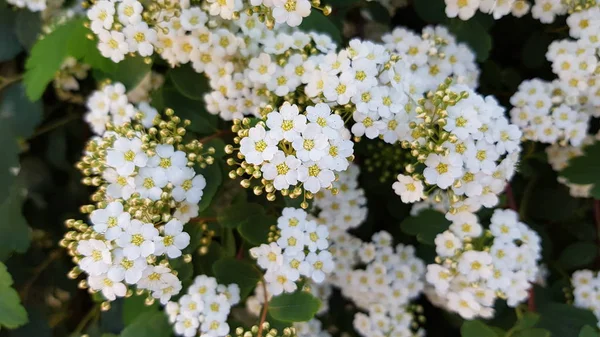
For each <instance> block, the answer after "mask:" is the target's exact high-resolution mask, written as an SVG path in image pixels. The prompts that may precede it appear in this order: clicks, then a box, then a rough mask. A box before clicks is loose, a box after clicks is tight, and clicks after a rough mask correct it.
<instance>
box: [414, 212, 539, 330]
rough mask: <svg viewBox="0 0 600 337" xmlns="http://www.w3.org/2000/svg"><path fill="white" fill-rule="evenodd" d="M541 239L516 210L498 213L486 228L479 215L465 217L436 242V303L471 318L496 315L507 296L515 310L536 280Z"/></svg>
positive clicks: (432, 270) (430, 275)
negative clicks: (497, 306)
mask: <svg viewBox="0 0 600 337" xmlns="http://www.w3.org/2000/svg"><path fill="white" fill-rule="evenodd" d="M540 243H541V240H540V237H539V236H538V234H537V233H536V232H534V231H533V230H531V229H530V228H529V227H528V226H527V225H525V224H524V223H522V222H519V220H518V214H517V213H516V212H514V211H512V210H495V211H494V213H493V215H492V218H491V220H490V226H489V229H487V230H484V229H483V227H482V225H481V224H480V223H479V219H478V218H477V216H475V215H474V214H469V213H466V212H463V213H461V216H460V217H459V218H456V219H454V221H453V222H452V225H451V226H450V229H449V230H447V231H445V232H443V233H441V234H438V235H437V236H436V238H435V246H436V253H437V255H438V257H437V258H436V262H437V263H435V264H430V265H428V266H427V275H426V279H427V282H428V285H429V286H431V287H432V288H433V289H429V291H427V292H426V293H427V295H428V296H429V298H430V300H431V301H432V302H433V303H434V304H436V305H438V306H441V307H443V308H445V309H447V310H449V311H452V312H456V313H458V314H459V315H460V316H462V317H463V318H465V319H473V318H475V317H483V318H491V317H493V316H494V302H495V301H496V299H498V298H501V299H505V300H506V301H507V304H508V305H509V306H511V307H515V306H517V305H518V304H519V303H521V302H522V301H524V300H525V299H526V298H527V296H528V290H529V288H530V287H531V284H530V282H534V281H535V280H536V277H537V274H538V268H539V266H538V262H539V260H540V258H541V245H540Z"/></svg>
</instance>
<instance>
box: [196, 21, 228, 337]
mask: <svg viewBox="0 0 600 337" xmlns="http://www.w3.org/2000/svg"><path fill="white" fill-rule="evenodd" d="M221 14H223V12H221ZM200 329H201V330H202V332H203V334H202V336H206V337H221V336H226V335H227V334H228V333H229V324H227V323H226V322H225V321H224V320H220V319H207V320H206V321H204V323H202V326H201V327H200Z"/></svg>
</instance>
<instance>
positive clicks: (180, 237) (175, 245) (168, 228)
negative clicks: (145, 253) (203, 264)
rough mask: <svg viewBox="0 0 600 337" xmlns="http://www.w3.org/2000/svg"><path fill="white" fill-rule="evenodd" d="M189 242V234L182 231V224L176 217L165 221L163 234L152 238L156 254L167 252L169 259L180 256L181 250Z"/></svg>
mask: <svg viewBox="0 0 600 337" xmlns="http://www.w3.org/2000/svg"><path fill="white" fill-rule="evenodd" d="M189 244H190V235H189V234H188V233H186V232H184V231H183V224H182V223H181V221H179V220H177V219H172V220H171V221H169V222H167V224H166V225H165V229H164V236H157V237H155V238H154V245H155V252H154V254H156V255H161V254H165V253H166V254H167V256H168V257H169V258H170V259H175V258H178V257H180V256H181V250H183V249H184V248H185V247H187V246H188V245H189Z"/></svg>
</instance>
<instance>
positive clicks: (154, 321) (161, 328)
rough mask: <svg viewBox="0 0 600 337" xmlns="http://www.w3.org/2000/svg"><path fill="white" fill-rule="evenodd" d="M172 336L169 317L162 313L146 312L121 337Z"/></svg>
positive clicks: (127, 327) (126, 328)
mask: <svg viewBox="0 0 600 337" xmlns="http://www.w3.org/2000/svg"><path fill="white" fill-rule="evenodd" d="M171 334H172V327H171V325H170V324H169V322H168V321H167V315H166V314H165V313H164V312H162V311H158V312H145V313H143V314H141V315H139V316H138V317H137V318H136V319H135V320H134V321H133V322H132V323H131V324H129V325H127V326H126V327H125V329H124V330H123V332H121V335H120V337H141V336H143V337H165V336H170V335H171Z"/></svg>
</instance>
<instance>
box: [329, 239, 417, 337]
mask: <svg viewBox="0 0 600 337" xmlns="http://www.w3.org/2000/svg"><path fill="white" fill-rule="evenodd" d="M392 240H393V238H392V236H391V235H390V234H389V233H388V232H385V231H381V232H377V233H375V234H373V237H372V242H361V240H360V239H357V238H354V237H352V236H351V235H349V234H346V239H344V240H338V241H336V242H335V249H336V250H337V252H338V254H336V269H335V274H336V277H335V278H332V281H333V283H334V285H336V286H337V287H339V288H340V289H341V291H342V294H343V295H344V296H345V297H347V298H348V299H350V300H352V301H353V302H354V303H355V304H356V306H357V307H358V308H359V309H361V310H364V311H366V312H367V314H366V315H365V314H363V313H360V312H359V313H357V314H356V315H355V317H354V327H355V328H356V330H357V331H358V332H359V333H360V334H361V335H363V336H365V337H366V336H396V335H398V336H412V335H413V331H412V330H411V324H412V322H413V314H412V312H410V311H409V310H408V306H409V304H410V301H412V300H414V299H416V298H417V297H418V296H419V295H420V293H421V291H422V290H423V285H424V284H423V280H422V278H423V273H424V270H425V265H424V264H423V262H422V261H421V260H420V259H418V258H417V257H416V256H415V255H414V247H412V246H405V245H402V244H399V245H397V246H396V247H393V245H392V244H393V242H392ZM344 252H345V253H344ZM359 265H364V266H365V267H364V269H358V268H357V266H359Z"/></svg>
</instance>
